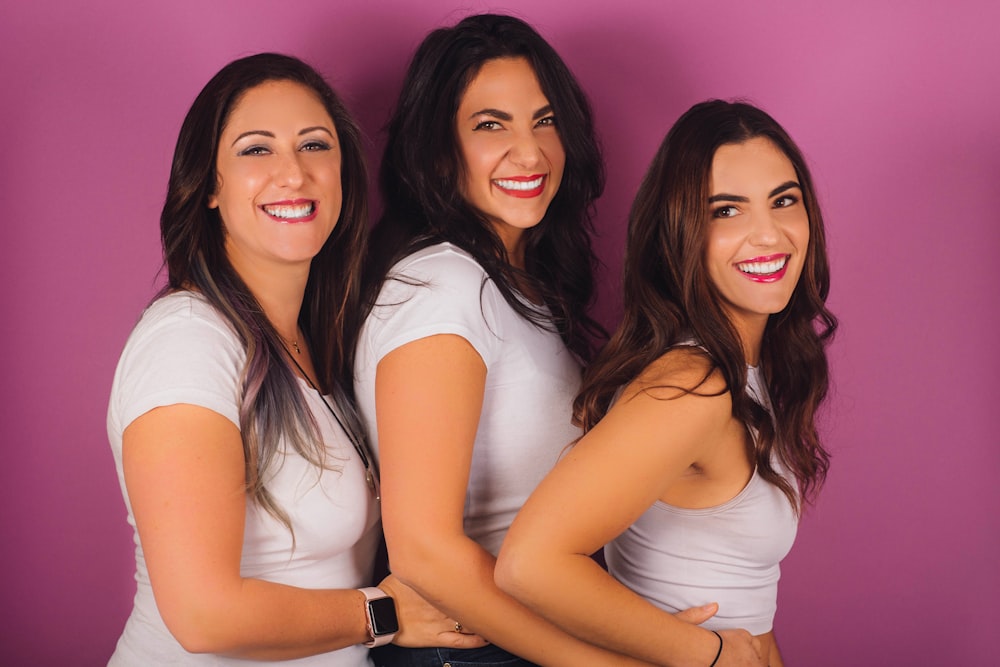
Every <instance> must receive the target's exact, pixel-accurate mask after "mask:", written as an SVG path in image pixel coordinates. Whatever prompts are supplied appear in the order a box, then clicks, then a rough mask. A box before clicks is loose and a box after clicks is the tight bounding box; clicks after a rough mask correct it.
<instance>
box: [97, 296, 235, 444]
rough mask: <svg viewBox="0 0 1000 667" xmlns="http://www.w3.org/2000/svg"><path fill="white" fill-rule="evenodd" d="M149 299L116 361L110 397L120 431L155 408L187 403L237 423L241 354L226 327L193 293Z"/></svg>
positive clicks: (230, 331)
mask: <svg viewBox="0 0 1000 667" xmlns="http://www.w3.org/2000/svg"><path fill="white" fill-rule="evenodd" d="M156 306H157V304H154V305H153V306H152V307H151V308H150V310H149V311H147V313H146V315H144V316H143V319H142V320H141V321H140V322H139V324H138V326H136V328H135V330H134V331H133V333H132V335H131V337H130V338H129V341H128V343H127V344H126V346H125V351H124V352H123V353H122V358H121V361H120V363H119V368H118V373H117V375H118V377H117V378H116V392H115V397H114V398H115V400H116V401H117V408H118V410H117V413H118V419H119V426H120V428H121V430H122V431H124V430H125V428H126V427H127V426H128V425H129V424H131V423H132V422H133V421H134V420H135V419H137V418H138V417H140V416H142V415H143V414H145V413H147V412H149V411H150V410H153V409H154V408H158V407H163V406H167V405H176V404H182V403H183V404H190V405H197V406H200V407H204V408H208V409H209V410H212V411H214V412H217V413H219V414H220V415H222V416H223V417H225V418H226V419H228V420H229V421H231V422H232V423H233V424H235V425H236V427H237V428H239V425H240V416H239V412H240V411H239V404H240V393H241V389H240V387H241V379H240V376H241V374H242V369H243V365H244V360H245V358H246V355H245V352H244V351H243V348H242V345H241V344H240V343H239V340H238V339H237V338H236V336H235V334H234V333H233V332H232V330H231V329H229V327H228V326H227V325H226V324H225V322H224V321H222V319H221V317H219V316H218V314H216V313H215V311H214V310H213V309H212V308H211V306H209V305H208V304H205V303H201V302H195V301H194V299H193V298H191V299H188V300H187V301H186V302H181V303H180V304H177V303H173V304H164V306H163V307H161V308H157V307H156Z"/></svg>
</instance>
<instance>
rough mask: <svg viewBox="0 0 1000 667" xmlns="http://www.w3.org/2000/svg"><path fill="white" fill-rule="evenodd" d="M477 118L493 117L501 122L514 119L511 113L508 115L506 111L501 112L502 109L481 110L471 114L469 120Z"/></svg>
mask: <svg viewBox="0 0 1000 667" xmlns="http://www.w3.org/2000/svg"><path fill="white" fill-rule="evenodd" d="M476 116H493V117H494V118H499V119H500V120H506V121H510V120H513V119H514V117H513V116H511V115H510V114H509V113H507V112H506V111H500V109H480V110H479V111H474V112H473V113H471V114H469V119H470V120H471V119H473V118H475V117H476Z"/></svg>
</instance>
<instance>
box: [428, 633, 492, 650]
mask: <svg viewBox="0 0 1000 667" xmlns="http://www.w3.org/2000/svg"><path fill="white" fill-rule="evenodd" d="M438 637H439V638H440V639H441V642H442V643H441V646H447V647H449V648H482V647H483V646H486V645H487V644H489V642H488V641H486V640H485V639H483V638H482V637H480V636H479V635H474V634H471V633H470V634H465V633H462V632H442V633H441V634H439V635H438Z"/></svg>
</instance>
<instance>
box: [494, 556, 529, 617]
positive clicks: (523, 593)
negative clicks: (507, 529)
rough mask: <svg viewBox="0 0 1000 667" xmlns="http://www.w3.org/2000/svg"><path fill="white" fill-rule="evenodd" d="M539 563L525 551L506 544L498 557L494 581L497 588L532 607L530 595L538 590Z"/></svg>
mask: <svg viewBox="0 0 1000 667" xmlns="http://www.w3.org/2000/svg"><path fill="white" fill-rule="evenodd" d="M536 571H537V562H536V561H535V559H533V558H532V557H531V555H530V554H526V553H525V550H524V549H522V548H520V547H518V546H516V545H511V544H507V543H505V544H504V546H503V547H502V548H501V549H500V555H499V556H497V564H496V567H495V568H494V570H493V580H494V582H495V583H496V585H497V588H499V589H500V590H502V591H503V592H504V593H506V594H507V595H509V596H511V597H512V598H514V599H515V600H518V601H519V602H521V603H523V604H526V605H528V606H530V605H531V598H530V593H531V591H533V590H537V582H536V581H535V577H536V576H537V575H536Z"/></svg>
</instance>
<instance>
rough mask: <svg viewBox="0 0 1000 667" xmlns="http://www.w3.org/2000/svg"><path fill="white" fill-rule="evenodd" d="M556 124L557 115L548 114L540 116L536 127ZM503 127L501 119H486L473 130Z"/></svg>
mask: <svg viewBox="0 0 1000 667" xmlns="http://www.w3.org/2000/svg"><path fill="white" fill-rule="evenodd" d="M555 125H556V117H555V116H546V117H545V118H539V119H538V122H537V123H535V127H554V126H555ZM501 127H503V126H502V125H501V124H500V121H496V120H484V121H482V122H481V123H478V124H476V126H475V127H474V128H472V131H473V132H477V131H479V130H490V131H492V130H497V129H500V128H501Z"/></svg>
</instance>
